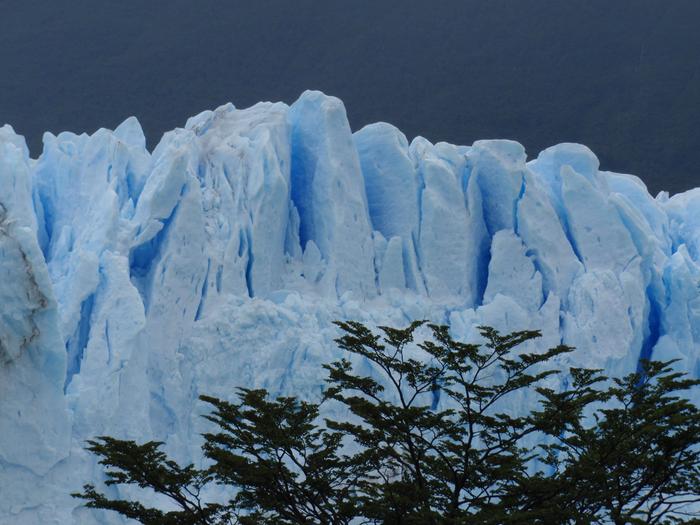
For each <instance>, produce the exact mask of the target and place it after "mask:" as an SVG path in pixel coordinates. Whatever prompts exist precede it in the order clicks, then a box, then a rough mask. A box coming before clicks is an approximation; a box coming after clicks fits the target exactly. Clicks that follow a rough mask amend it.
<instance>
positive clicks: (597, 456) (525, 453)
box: [74, 321, 700, 525]
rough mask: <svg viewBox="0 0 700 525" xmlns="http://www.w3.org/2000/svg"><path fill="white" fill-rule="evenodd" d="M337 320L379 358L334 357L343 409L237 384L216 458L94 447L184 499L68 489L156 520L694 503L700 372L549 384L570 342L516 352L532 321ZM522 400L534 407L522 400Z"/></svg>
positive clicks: (656, 507)
mask: <svg viewBox="0 0 700 525" xmlns="http://www.w3.org/2000/svg"><path fill="white" fill-rule="evenodd" d="M336 324H337V325H338V326H339V328H340V329H341V330H342V332H343V335H342V336H341V337H340V338H338V339H337V340H336V342H337V344H338V345H339V347H340V348H341V349H343V350H344V351H345V352H346V355H347V356H355V358H356V359H357V358H359V359H362V360H364V361H365V362H369V363H371V364H372V365H373V366H372V373H371V374H367V375H362V374H359V373H357V372H356V371H355V370H354V369H353V366H352V364H351V361H350V360H348V359H341V360H340V361H337V362H333V363H329V364H327V365H324V366H325V368H326V370H327V371H328V379H327V388H326V391H325V393H324V398H323V400H322V404H336V408H338V407H344V408H345V410H346V412H347V413H348V417H347V418H343V419H342V420H336V419H325V420H323V421H322V420H321V419H320V417H319V409H320V405H319V404H315V403H309V402H305V401H299V400H297V399H296V398H294V397H278V398H276V399H270V397H269V395H268V393H267V392H266V391H264V390H250V389H239V390H238V392H237V402H233V403H231V402H226V401H222V400H220V399H216V398H213V397H207V396H202V398H201V399H202V400H203V401H204V402H206V403H208V404H210V405H211V406H212V408H213V411H212V413H211V414H210V415H208V416H205V417H207V419H209V420H210V421H211V422H212V423H213V424H214V427H215V428H216V431H213V432H210V433H207V434H205V435H204V445H203V454H204V456H205V457H206V458H208V460H209V461H210V466H209V467H207V468H204V469H201V470H198V469H196V468H194V467H193V466H192V465H189V466H187V467H184V468H183V467H180V466H179V465H177V464H176V463H175V462H173V461H171V460H169V459H168V458H167V456H166V455H165V454H164V453H163V452H162V451H161V450H160V446H161V444H160V443H157V442H150V443H146V444H145V445H137V444H136V443H133V442H129V441H120V440H116V439H113V438H110V437H101V438H97V439H96V440H93V441H90V442H89V447H88V449H89V450H91V451H92V452H93V453H95V454H96V455H98V457H99V458H100V462H101V463H102V464H103V465H104V466H105V467H107V468H108V470H106V476H107V481H106V483H107V484H108V485H115V484H131V485H137V486H139V487H141V488H150V489H152V490H153V491H155V492H156V493H159V494H160V495H162V496H165V497H166V498H167V499H168V500H170V501H171V502H172V504H173V506H174V508H175V509H176V510H172V511H169V512H165V511H163V510H161V509H158V508H151V507H147V506H145V505H144V504H142V503H139V502H133V501H128V500H120V499H110V498H108V497H106V496H105V495H104V494H102V493H100V492H98V491H97V489H95V487H94V486H92V485H86V486H85V487H84V489H83V492H82V493H79V494H74V496H76V497H79V498H82V499H84V500H86V501H87V506H89V507H93V508H101V509H109V510H114V511H116V512H119V513H121V514H122V515H124V516H128V517H132V518H134V519H136V520H138V521H140V522H141V523H147V524H154V525H155V524H162V525H167V524H200V523H207V524H231V523H240V524H242V525H245V524H253V523H256V524H257V523H262V524H265V523H267V524H302V523H303V524H349V523H386V524H440V525H443V524H445V525H447V524H456V523H465V522H468V523H475V524H496V523H543V524H544V523H562V524H567V523H571V524H574V523H607V522H610V521H612V522H614V523H671V521H670V520H671V519H679V520H682V519H686V518H687V516H685V517H683V515H682V514H681V513H682V512H684V509H685V510H688V509H687V507H683V505H687V504H688V503H689V502H693V501H696V499H697V498H698V497H699V496H698V494H699V493H700V491H699V488H700V484H699V483H698V479H699V477H698V474H699V473H698V468H699V467H698V459H699V458H698V445H699V443H700V420H699V416H698V409H697V407H695V406H694V405H692V404H691V403H690V402H688V401H687V400H685V399H683V398H682V397H678V396H677V395H676V393H678V392H681V391H683V390H687V389H688V388H691V387H693V386H696V385H697V384H698V382H697V381H692V380H689V379H686V378H684V377H682V376H681V375H679V374H675V373H673V372H672V371H671V368H670V365H669V363H665V364H663V363H662V364H659V363H645V364H644V366H643V368H642V369H641V370H640V371H639V372H638V373H636V374H632V375H630V376H628V377H626V378H623V379H618V380H615V381H614V383H613V384H612V386H609V387H608V388H603V387H602V385H603V384H607V383H606V378H605V377H604V376H602V375H601V374H600V371H597V370H585V369H571V370H570V375H571V378H572V384H571V387H569V388H568V389H566V390H564V391H557V390H555V389H552V388H548V387H546V386H545V383H544V380H545V379H546V378H548V377H549V376H551V375H553V374H555V373H557V371H556V369H555V368H553V367H552V363H553V360H554V359H555V358H556V357H557V356H559V355H561V354H564V353H566V352H569V351H571V350H572V349H571V348H569V347H566V346H563V345H560V346H558V347H556V348H553V349H550V350H547V351H545V352H532V353H528V352H524V351H521V350H520V348H522V345H523V343H526V342H528V341H531V340H533V339H535V338H537V337H539V335H540V334H539V332H537V331H521V332H514V333H511V334H508V335H501V334H500V333H499V332H497V331H496V330H494V329H492V328H488V327H481V328H480V333H481V336H482V337H483V339H484V344H481V345H477V344H466V343H462V342H459V341H455V340H454V339H453V338H452V337H451V336H450V335H449V330H448V327H446V326H439V325H430V324H427V323H425V322H422V321H419V322H414V323H412V324H411V325H410V326H408V327H407V328H405V329H395V328H390V327H380V329H379V333H374V332H373V331H371V330H370V329H368V328H367V327H365V326H364V325H362V324H361V323H356V322H347V323H336ZM417 334H424V337H422V338H420V340H419V341H416V339H417ZM520 394H530V395H531V396H532V399H533V401H534V400H535V397H537V398H538V399H539V404H537V405H535V404H533V405H532V406H533V409H532V410H524V409H521V410H519V411H515V410H513V402H509V401H508V400H509V398H511V399H512V398H514V396H518V395H520ZM613 401H614V402H615V403H616V404H615V405H611V403H612V402H613ZM509 408H510V410H509ZM588 412H592V414H593V415H592V416H588V417H586V415H585V414H587V413H588ZM534 443H540V445H539V446H533V444H534ZM664 458H670V459H671V461H670V462H668V463H664ZM537 462H539V463H537ZM537 464H539V465H544V466H545V467H546V469H542V468H539V469H538V468H535V467H536V465H537ZM210 484H219V485H223V486H226V487H229V489H230V497H229V498H228V500H227V501H223V502H202V501H201V499H202V496H201V495H202V494H204V493H205V491H206V488H207V486H208V485H210ZM589 486H590V487H591V488H590V490H589V489H586V490H583V487H589ZM606 520H608V521H606ZM635 520H637V521H635ZM664 520H666V521H664Z"/></svg>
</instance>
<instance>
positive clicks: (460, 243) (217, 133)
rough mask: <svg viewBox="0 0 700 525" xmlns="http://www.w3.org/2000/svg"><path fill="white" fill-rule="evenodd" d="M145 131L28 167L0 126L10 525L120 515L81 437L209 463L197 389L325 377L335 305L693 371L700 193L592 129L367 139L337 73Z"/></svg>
mask: <svg viewBox="0 0 700 525" xmlns="http://www.w3.org/2000/svg"><path fill="white" fill-rule="evenodd" d="M145 144H146V142H145V138H144V136H143V132H142V130H141V128H140V126H139V124H138V121H137V120H136V119H134V118H130V119H128V120H126V121H125V122H124V123H123V124H122V125H120V126H119V127H118V128H117V129H116V130H114V131H109V130H105V129H102V130H99V131H97V132H96V133H95V134H93V135H91V136H88V135H75V134H72V133H61V134H59V135H57V136H54V135H51V134H46V135H45V137H44V151H43V153H42V155H41V156H40V157H39V159H37V160H33V159H30V158H29V154H28V151H27V148H26V145H25V143H24V140H23V139H22V138H21V137H19V136H18V135H16V134H15V133H14V131H13V130H12V128H10V127H9V126H5V127H3V128H0V301H1V304H2V309H1V310H0V494H2V495H3V496H2V498H0V523H12V524H17V525H23V524H39V523H41V524H65V523H85V524H96V523H118V522H119V521H118V519H117V518H116V517H115V516H111V515H109V514H108V513H96V512H92V511H89V510H87V509H82V508H80V507H78V506H77V505H78V503H77V502H75V501H73V500H72V499H71V498H70V497H69V495H68V494H69V493H70V492H71V491H73V490H77V489H79V488H80V487H81V485H82V484H83V483H84V482H86V481H89V480H93V481H95V482H98V483H99V482H100V477H99V468H97V467H96V465H95V464H94V460H93V458H92V457H90V456H89V455H88V454H86V453H85V452H84V451H83V450H82V446H83V443H84V440H85V439H88V438H90V437H93V436H95V435H99V434H105V433H106V434H113V435H117V436H119V437H126V438H130V439H135V440H141V441H142V440H148V439H158V440H163V441H165V442H166V444H167V445H166V446H167V448H168V451H169V452H170V453H171V454H172V455H174V456H175V457H176V458H178V459H180V460H182V461H198V460H199V457H198V456H197V450H198V439H199V437H198V435H199V433H200V432H201V431H202V430H203V428H204V427H203V426H202V425H205V422H204V421H203V420H202V418H201V417H200V414H201V410H202V407H201V406H200V404H199V403H198V402H197V396H198V395H199V394H201V393H207V394H212V395H217V396H221V397H228V396H231V395H232V393H233V391H234V388H235V387H236V386H259V387H263V388H267V389H269V390H271V391H273V392H275V393H278V392H284V393H288V394H295V395H300V396H303V397H313V396H318V395H319V394H320V392H321V389H322V387H323V371H322V369H321V368H320V365H321V364H322V363H323V362H326V361H329V360H332V359H335V358H337V357H339V355H340V354H339V353H338V351H337V349H335V347H334V345H333V342H332V341H333V338H334V337H335V336H336V331H335V328H334V326H333V325H332V321H333V320H335V319H358V320H361V321H365V322H368V323H370V324H394V325H401V324H404V323H406V322H408V321H409V320H412V319H417V318H424V319H430V320H432V321H436V322H445V323H449V324H450V326H451V330H452V332H453V334H454V336H455V337H457V338H460V339H463V340H470V341H474V340H475V338H476V334H477V332H476V330H475V327H476V326H478V325H480V324H488V325H493V326H495V327H497V328H499V329H502V330H519V329H541V330H542V331H543V335H544V337H543V338H542V340H541V341H540V342H539V345H540V347H542V348H544V347H547V346H552V345H555V344H558V343H560V342H564V343H566V344H570V345H574V346H576V347H577V348H578V350H577V351H576V353H574V354H572V355H571V356H567V357H566V359H565V362H562V363H561V364H562V366H564V365H566V366H568V365H570V364H574V365H578V366H591V367H597V368H604V369H605V370H606V371H607V372H608V373H610V374H619V373H624V372H628V371H630V370H633V369H634V368H635V367H636V366H637V363H638V360H639V359H640V358H641V357H649V356H653V357H656V358H660V359H671V358H677V359H679V360H680V361H679V363H678V364H677V365H676V366H678V367H679V369H682V370H685V371H688V372H690V373H691V374H693V375H695V376H696V377H697V375H698V373H700V365H699V357H700V349H699V347H698V345H699V342H700V290H699V288H698V287H699V283H700V265H699V264H698V260H699V257H700V211H699V210H700V190H693V191H690V192H687V193H685V194H681V195H676V196H673V197H669V196H668V195H666V194H660V195H659V196H658V197H656V198H654V197H652V196H650V195H649V194H648V192H647V191H646V188H645V187H644V185H643V184H642V183H641V181H640V180H639V179H637V178H636V177H633V176H630V175H622V174H614V173H609V172H605V171H600V168H599V163H598V159H597V158H596V157H595V155H594V154H593V153H592V152H591V151H590V150H588V149H587V148H586V147H585V146H581V145H577V144H560V145H558V146H554V147H552V148H549V149H547V150H545V151H543V152H541V153H540V154H539V155H538V156H536V157H535V158H534V159H532V160H530V161H528V160H527V156H526V153H525V151H524V149H523V147H522V146H521V145H520V144H518V143H517V142H513V141H507V140H489V141H478V142H476V143H474V144H473V145H472V146H454V145H450V144H446V143H437V144H432V143H430V142H429V141H427V140H425V139H423V138H416V139H413V140H412V141H410V142H409V140H407V138H406V137H405V136H404V135H403V134H402V133H401V132H400V131H399V130H398V129H396V128H395V127H393V126H391V125H389V124H385V123H378V124H372V125H369V126H366V127H364V128H362V129H360V130H359V131H356V132H355V133H352V131H351V128H350V124H349V123H348V120H347V117H346V114H345V109H344V107H343V104H342V102H341V101H340V100H338V99H336V98H333V97H328V96H326V95H324V94H322V93H319V92H306V93H304V94H303V95H302V96H301V97H300V99H299V100H298V101H296V102H295V103H294V104H292V105H291V106H287V105H286V104H282V103H275V104H273V103H259V104H257V105H255V106H253V107H250V108H247V109H237V108H235V107H234V106H233V105H231V104H228V105H225V106H222V107H220V108H218V109H216V110H213V111H205V112H203V113H201V114H200V115H197V116H195V117H192V118H191V119H189V121H188V122H187V123H186V125H185V126H184V128H179V129H176V130H173V131H171V132H169V133H166V134H165V136H164V137H163V138H162V140H161V141H160V143H159V144H158V145H157V146H156V148H155V149H154V150H153V152H149V151H148V150H147V149H146V146H145ZM565 380H566V378H565V377H563V378H562V381H565ZM523 402H524V401H523ZM511 408H512V409H513V410H516V409H517V407H515V406H514V407H511ZM30 489H31V490H30ZM113 490H116V489H113Z"/></svg>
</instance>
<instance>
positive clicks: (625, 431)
mask: <svg viewBox="0 0 700 525" xmlns="http://www.w3.org/2000/svg"><path fill="white" fill-rule="evenodd" d="M672 365H673V361H669V362H652V361H646V360H645V361H642V362H641V363H640V369H639V370H638V371H637V372H635V373H632V374H629V375H627V376H626V377H624V378H622V379H614V381H613V386H612V387H610V388H609V389H607V390H606V391H604V392H598V393H596V394H595V395H596V398H597V400H601V401H606V402H607V404H606V406H604V407H602V408H600V410H598V411H597V412H596V413H595V417H594V421H593V424H590V425H588V426H586V425H585V424H583V422H582V420H581V419H579V421H577V423H576V424H575V425H571V426H569V427H568V428H566V429H565V431H563V432H561V433H560V434H559V435H558V441H557V442H556V443H553V444H550V445H546V446H544V447H543V448H544V449H545V450H546V452H547V456H548V459H549V461H548V462H549V464H550V465H551V466H552V467H553V468H554V469H555V472H556V474H554V475H552V476H551V477H550V479H549V480H547V481H548V483H546V484H548V485H549V492H550V494H549V495H548V498H549V501H551V502H552V503H554V506H555V507H557V508H561V509H569V510H570V511H571V516H569V517H568V521H566V523H578V522H577V521H576V518H577V517H578V516H587V517H588V521H587V523H615V524H624V523H660V524H661V523H666V524H671V523H679V522H692V523H700V520H699V519H693V520H691V521H683V520H685V519H686V518H691V517H692V516H695V517H698V516H700V512H699V507H698V505H700V411H699V410H698V408H697V407H696V406H695V405H694V404H692V403H691V402H690V401H689V400H688V399H687V398H685V397H684V396H683V393H684V392H686V391H688V390H690V389H691V388H694V387H697V386H698V385H700V381H698V380H692V379H688V378H687V377H685V374H682V373H679V372H676V371H674V370H673V367H672ZM588 379H590V378H589V377H585V378H579V383H580V384H585V383H586V382H587V380H588ZM545 395H546V397H548V398H549V399H550V400H551V401H554V402H556V401H555V399H561V398H562V396H561V395H555V394H554V393H553V392H551V391H549V392H545ZM546 484H545V485H546ZM552 489H553V490H552ZM552 492H554V493H552ZM560 522H561V523H564V521H560Z"/></svg>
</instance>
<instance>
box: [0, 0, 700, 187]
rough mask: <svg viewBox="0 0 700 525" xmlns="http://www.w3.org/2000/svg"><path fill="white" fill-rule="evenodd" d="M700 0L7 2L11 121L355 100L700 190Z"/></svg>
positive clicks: (440, 131) (1, 17)
mask: <svg viewBox="0 0 700 525" xmlns="http://www.w3.org/2000/svg"><path fill="white" fill-rule="evenodd" d="M699 28H700V1H698V0H658V1H657V0H626V1H623V0H479V1H476V0H430V1H417V0H395V1H394V0H352V1H343V2H341V1H336V0H328V1H322V0H255V1H236V0H228V1H222V0H218V1H217V0H196V1H195V0H170V1H163V0H138V1H136V0H121V1H116V0H41V1H37V0H0V123H1V122H8V123H11V124H12V125H13V126H14V127H15V129H16V130H17V131H18V132H20V133H22V134H24V135H25V136H26V137H27V138H28V141H29V143H30V147H31V149H32V151H33V153H34V154H35V155H36V154H38V152H39V151H40V148H41V133H42V132H43V131H44V130H50V131H53V132H58V131H61V130H66V129H68V130H72V131H88V132H92V131H94V130H95V129H97V128H98V127H101V126H104V127H112V128H113V127H114V126H116V125H117V124H118V123H119V122H120V121H122V120H123V119H124V118H126V117H127V116H130V115H136V116H137V117H138V118H139V120H140V121H141V123H142V125H143V126H144V129H145V131H146V134H147V136H148V139H149V144H150V145H151V146H152V145H153V144H154V143H155V142H157V140H158V139H159V137H160V135H161V134H162V133H163V131H165V130H168V129H171V128H173V127H175V126H178V125H182V124H184V121H185V119H186V118H187V117H188V116H190V115H193V114H195V113H198V112H200V111H201V110H203V109H209V108H213V107H216V106H217V105H220V104H222V103H224V102H227V101H232V102H233V103H234V104H236V106H239V107H244V106H247V105H250V104H252V103H254V102H256V101H258V100H283V101H286V102H291V101H293V100H294V99H295V98H296V97H297V96H298V95H299V94H300V93H301V92H302V91H303V90H304V89H307V88H314V89H321V90H323V91H325V92H326V93H328V94H333V95H336V96H338V97H340V98H342V99H343V100H344V102H345V104H346V106H347V109H348V114H349V117H350V121H351V124H352V126H353V128H354V129H358V128H360V127H361V126H363V125H364V124H367V123H369V122H374V121H377V120H385V121H388V122H391V123H393V124H395V125H397V126H398V127H399V128H401V129H402V130H403V131H404V132H405V133H406V134H407V135H408V136H409V138H411V137H413V136H415V135H418V134H420V135H423V136H425V137H427V138H429V139H430V140H433V141H438V140H446V141H449V142H454V143H459V144H470V143H471V142H473V141H474V140H475V139H480V138H513V139H516V140H518V141H520V142H522V143H523V144H524V145H525V147H526V148H527V150H528V152H529V153H530V154H531V155H534V154H536V152H537V151H539V150H540V149H542V148H544V147H546V146H549V145H552V144H555V143H557V142H562V141H575V142H582V143H585V144H587V145H589V146H590V147H591V148H592V149H593V150H594V151H595V152H596V153H597V154H598V156H599V157H600V158H601V162H602V165H603V168H606V169H613V170H617V171H623V172H628V173H635V174H638V175H640V176H641V177H642V178H643V179H644V180H645V181H646V182H647V184H648V185H649V188H650V190H651V191H652V192H654V193H655V192H656V191H659V190H661V189H667V190H671V191H672V192H677V191H681V190H684V189H687V188H690V187H694V186H700V162H698V157H699V156H700V29H699Z"/></svg>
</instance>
